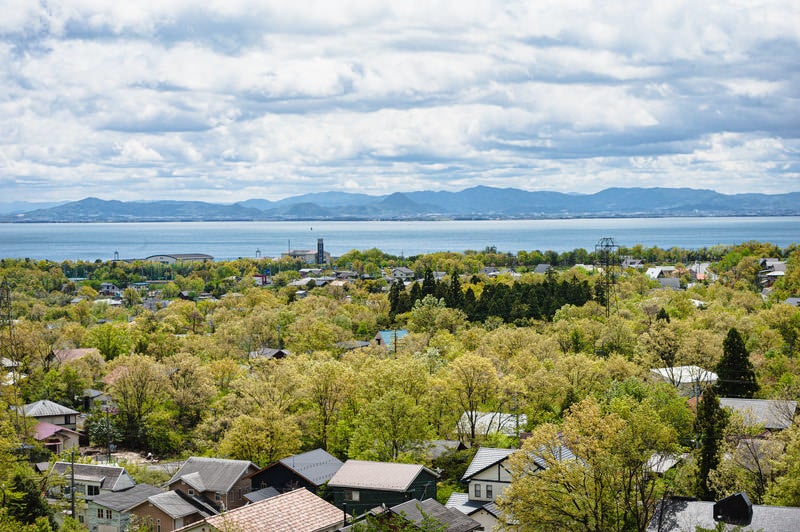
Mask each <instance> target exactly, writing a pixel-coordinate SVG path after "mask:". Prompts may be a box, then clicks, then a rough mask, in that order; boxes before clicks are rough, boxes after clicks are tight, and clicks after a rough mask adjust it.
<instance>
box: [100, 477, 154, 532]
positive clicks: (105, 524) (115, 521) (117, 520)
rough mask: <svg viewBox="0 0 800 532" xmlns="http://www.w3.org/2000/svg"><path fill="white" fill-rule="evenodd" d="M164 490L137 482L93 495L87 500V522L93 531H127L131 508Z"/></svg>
mask: <svg viewBox="0 0 800 532" xmlns="http://www.w3.org/2000/svg"><path fill="white" fill-rule="evenodd" d="M162 492H163V490H162V489H161V488H157V487H155V486H151V485H149V484H137V485H135V486H134V487H132V488H129V489H126V490H124V491H112V492H108V493H103V494H100V495H97V496H96V497H92V498H91V499H89V500H88V501H86V503H87V509H86V520H85V524H86V526H87V528H88V529H89V530H90V531H92V532H125V531H127V530H128V529H129V525H130V520H131V513H130V509H131V508H133V507H134V506H137V505H139V504H141V503H142V502H144V501H146V500H147V498H148V497H150V496H152V495H157V494H159V493H162Z"/></svg>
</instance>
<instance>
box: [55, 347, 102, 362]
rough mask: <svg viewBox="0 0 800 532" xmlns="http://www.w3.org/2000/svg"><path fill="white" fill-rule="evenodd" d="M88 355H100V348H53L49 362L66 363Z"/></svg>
mask: <svg viewBox="0 0 800 532" xmlns="http://www.w3.org/2000/svg"><path fill="white" fill-rule="evenodd" d="M88 355H96V356H100V350H98V349H97V348H96V347H86V348H81V349H53V350H52V351H51V352H50V354H49V355H48V357H47V359H48V360H47V361H48V363H57V364H65V363H68V362H72V361H74V360H78V359H79V358H83V357H85V356H88ZM101 358H102V357H101Z"/></svg>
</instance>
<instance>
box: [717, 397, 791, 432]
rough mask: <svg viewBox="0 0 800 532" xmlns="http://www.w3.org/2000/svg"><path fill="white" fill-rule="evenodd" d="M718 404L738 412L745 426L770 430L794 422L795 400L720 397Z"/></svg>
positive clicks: (786, 426)
mask: <svg viewBox="0 0 800 532" xmlns="http://www.w3.org/2000/svg"><path fill="white" fill-rule="evenodd" d="M719 406H721V407H722V408H727V409H729V410H732V411H734V412H736V413H737V414H739V415H740V416H741V417H742V420H743V421H744V423H745V425H746V426H750V427H756V426H757V427H763V428H765V429H767V430H770V431H777V430H784V429H788V428H789V427H790V426H791V425H792V423H793V422H794V416H795V412H796V411H797V401H779V400H768V399H739V398H735V397H720V398H719Z"/></svg>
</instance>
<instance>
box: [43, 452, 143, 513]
mask: <svg viewBox="0 0 800 532" xmlns="http://www.w3.org/2000/svg"><path fill="white" fill-rule="evenodd" d="M48 477H50V480H49V486H50V488H49V489H48V490H47V495H48V497H53V498H56V499H65V500H71V497H72V490H71V484H72V482H73V481H74V485H75V497H76V498H77V499H84V500H88V499H91V498H93V497H95V496H97V495H102V494H105V493H112V492H117V491H124V490H127V489H130V488H132V487H134V486H135V485H136V481H134V480H133V478H132V477H131V476H130V475H129V474H128V472H127V471H126V470H125V468H123V467H119V466H111V465H97V464H78V463H76V464H71V463H70V462H56V463H54V464H53V466H52V467H51V468H50V471H49V473H48ZM55 478H58V479H59V480H58V481H56V480H54V479H55ZM75 517H76V518H77V519H78V521H80V522H81V523H86V522H88V514H87V508H86V507H82V508H81V509H80V510H78V511H77V515H76V516H75Z"/></svg>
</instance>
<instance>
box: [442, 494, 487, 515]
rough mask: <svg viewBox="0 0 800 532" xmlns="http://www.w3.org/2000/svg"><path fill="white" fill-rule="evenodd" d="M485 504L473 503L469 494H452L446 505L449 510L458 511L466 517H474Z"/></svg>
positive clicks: (481, 502) (480, 502)
mask: <svg viewBox="0 0 800 532" xmlns="http://www.w3.org/2000/svg"><path fill="white" fill-rule="evenodd" d="M484 504H485V503H484V502H483V501H471V500H470V499H469V494H468V493H455V492H454V493H451V494H450V497H449V498H448V499H447V502H446V503H445V504H444V505H445V507H447V508H452V509H453V510H458V511H459V512H461V513H462V514H464V515H472V514H474V513H475V512H477V511H478V510H480V509H481V508H483V505H484Z"/></svg>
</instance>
